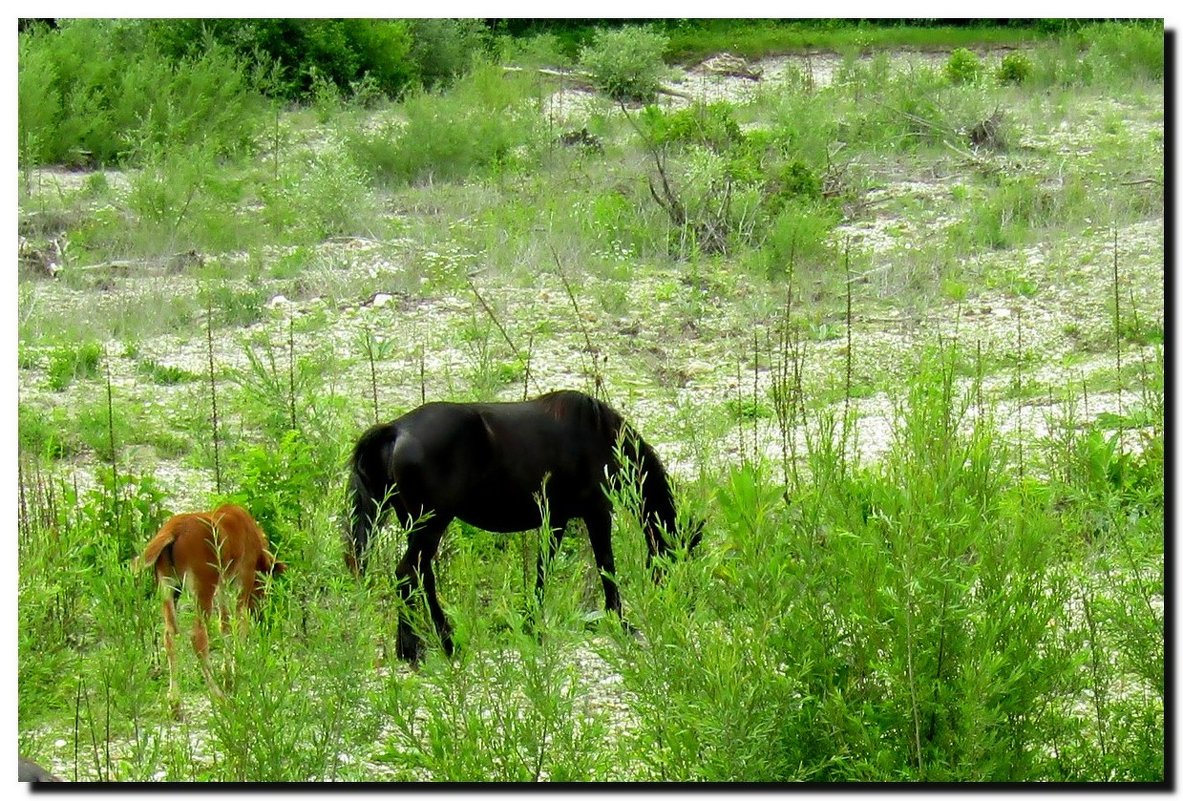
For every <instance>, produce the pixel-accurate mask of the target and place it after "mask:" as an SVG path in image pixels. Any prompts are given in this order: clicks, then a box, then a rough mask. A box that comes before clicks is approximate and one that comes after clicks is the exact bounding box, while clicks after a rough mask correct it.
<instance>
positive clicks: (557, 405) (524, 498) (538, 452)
mask: <svg viewBox="0 0 1183 801" xmlns="http://www.w3.org/2000/svg"><path fill="white" fill-rule="evenodd" d="M605 408H606V407H601V406H600V405H599V402H598V401H594V400H593V399H591V398H590V397H588V396H586V395H583V394H582V393H577V392H570V391H567V392H560V393H551V394H549V395H544V396H542V397H540V398H536V399H534V400H530V401H521V402H513V403H448V402H436V403H429V404H425V405H423V406H420V407H418V408H416V409H414V410H412V411H410V412H408V413H407V414H405V415H403V416H402V417H400V418H398V419H397V420H395V421H394V423H393V424H392V427H393V433H394V436H393V438H390V439H388V440H387V441H386V443H385V447H387V448H389V450H388V451H385V452H384V458H383V460H382V461H383V463H384V464H386V465H387V467H388V469H389V472H390V476H389V477H390V479H391V481H392V482H393V483H394V484H395V485H396V486H397V487H398V496H399V501H398V503H400V504H402V505H403V506H404V512H403V516H406V515H410V516H412V517H414V516H415V515H418V514H420V513H421V512H422V511H423V510H430V511H433V512H435V513H437V514H440V515H444V516H448V517H453V516H454V517H459V518H461V519H463V520H466V521H468V522H469V523H472V524H473V525H476V526H479V527H481V528H485V529H487V530H492V531H520V530H523V529H525V528H532V527H534V526H537V525H538V523H539V518H540V512H539V500H538V494H539V493H540V492H542V491H544V490H545V493H546V495H547V501H548V503H549V504H550V509H551V511H552V512H555V513H558V514H560V515H561V516H567V515H570V516H576V517H578V516H582V514H583V513H584V512H585V511H586V510H587V508H588V507H589V505H592V504H600V503H602V500H603V498H602V495H603V494H602V491H601V489H600V485H601V483H602V481H603V477H604V467H605V465H607V464H608V462H609V461H610V460H611V458H612V444H613V442H614V432H612V431H610V430H608V426H607V425H606V424H607V423H609V422H610V420H608V419H607V415H606V414H604V412H603V409H605Z"/></svg>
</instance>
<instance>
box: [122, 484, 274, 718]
mask: <svg viewBox="0 0 1183 801" xmlns="http://www.w3.org/2000/svg"><path fill="white" fill-rule="evenodd" d="M135 565H136V566H137V567H146V566H148V565H153V566H154V567H155V570H156V582H157V584H158V585H160V586H163V587H167V592H166V593H165V596H164V647H165V651H166V652H167V654H168V694H169V698H170V699H171V700H172V702H173V704H174V707H176V706H178V705H179V695H178V691H177V684H176V653H175V651H174V648H173V641H174V638H175V637H176V634H177V609H176V601H177V599H178V598H179V597H180V595H181V584H182V582H185V581H187V582H188V583H189V585H190V586H191V587H192V588H193V591H194V593H195V594H196V595H197V608H198V611H197V617H196V621H195V622H194V624H193V649H194V650H195V651H197V655H198V656H199V657H200V658H201V670H202V672H203V673H204V674H205V680H206V683H208V684H209V688H210V691H211V692H213V694H214V695H216V696H218V697H219V698H220V697H222V691H221V689H220V688H219V687H218V685H217V683H216V682H215V681H214V677H213V673H212V671H211V670H210V666H209V632H208V630H207V628H206V624H207V622H208V621H209V617H210V615H211V614H212V613H213V608H214V593H215V591H216V590H217V589H218V587H219V585H221V584H222V583H224V582H225V581H226V580H227V579H236V580H237V581H238V586H239V593H238V612H239V614H240V616H241V615H242V613H244V612H246V611H247V610H250V611H252V612H254V611H257V608H258V604H259V601H260V600H261V599H262V597H263V592H264V589H265V586H266V585H265V582H264V577H265V576H267V575H279V574H280V573H282V572H283V571H284V569H285V565H284V564H283V563H282V562H279V561H276V559H275V557H273V556H272V555H271V553H270V552H269V550H268V544H267V535H265V534H264V533H263V529H261V528H260V527H259V524H258V523H256V522H255V519H254V518H253V517H251V514H250V512H248V511H247V510H246V509H243V508H242V507H241V506H237V505H235V504H225V505H223V506H219V507H218V508H217V509H215V510H214V511H212V512H196V513H190V514H180V515H175V516H173V517H171V518H169V519H168V521H167V522H166V523H165V524H164V525H163V526H162V527H161V528H160V531H159V532H157V534H156V536H155V537H153V538H152V539H151V541H149V543H148V545H147V546H146V547H145V548H144V552H143V553H142V554H140V556H139V557H138V558H137V560H136V563H135ZM260 574H262V575H260ZM226 622H227V615H226V612H225V610H224V609H223V612H222V629H223V631H224V630H225V628H226Z"/></svg>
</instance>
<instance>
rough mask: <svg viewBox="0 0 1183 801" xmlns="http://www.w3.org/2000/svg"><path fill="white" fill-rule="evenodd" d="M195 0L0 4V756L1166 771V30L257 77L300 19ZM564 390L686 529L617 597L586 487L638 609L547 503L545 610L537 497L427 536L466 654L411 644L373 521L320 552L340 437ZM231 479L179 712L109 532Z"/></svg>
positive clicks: (683, 777)
mask: <svg viewBox="0 0 1183 801" xmlns="http://www.w3.org/2000/svg"><path fill="white" fill-rule="evenodd" d="M181 22H183V21H180V22H178V23H176V27H170V26H169V25H168V24H167V23H166V22H160V21H156V22H154V23H151V24H148V23H143V24H141V23H140V22H139V21H122V22H118V23H115V22H111V21H102V20H90V21H75V22H65V23H63V24H62V25H61V26H60V27H58V28H56V29H53V30H50V29H47V28H41V27H34V28H31V29H29V30H28V31H25V32H22V33H21V34H20V38H19V45H18V48H19V73H18V83H19V86H18V98H19V110H18V111H19V115H18V116H19V133H18V151H19V152H18V159H19V165H20V171H19V179H18V212H19V221H18V226H19V237H20V241H19V247H20V252H19V254H18V271H19V273H18V297H17V300H16V308H17V349H18V353H17V369H18V378H17V382H18V389H19V410H18V411H19V417H18V426H17V428H18V430H17V441H18V449H19V453H18V463H19V472H18V476H17V478H18V483H19V487H18V492H17V502H18V509H17V511H18V519H17V529H16V530H17V536H18V546H17V547H18V555H19V568H18V569H19V588H18V601H17V608H18V628H17V633H18V643H17V647H18V663H19V667H18V670H19V674H18V694H17V698H18V710H17V714H18V721H17V724H18V730H19V734H18V737H19V745H20V750H21V753H22V754H23V755H25V756H28V757H31V758H33V759H35V760H37V761H38V762H40V763H41V764H43V765H45V766H47V767H50V768H51V769H52V770H54V771H55V772H56V773H58V774H59V775H61V776H62V777H64V778H66V779H68V780H79V781H98V780H118V781H160V780H170V781H240V780H245V781H405V780H432V781H759V782H795V781H807V782H848V781H857V782H880V781H892V782H896V781H900V782H911V781H916V782H1035V781H1043V782H1061V781H1089V782H1162V781H1163V780H1164V772H1165V754H1164V750H1165V742H1164V730H1165V721H1164V718H1165V683H1166V681H1165V679H1166V673H1165V670H1166V668H1165V661H1164V660H1165V648H1164V619H1165V614H1166V610H1165V608H1164V578H1165V560H1164V522H1165V520H1164V448H1165V431H1164V420H1165V390H1164V363H1165V354H1164V347H1165V342H1164V319H1165V317H1164V308H1165V307H1164V292H1163V282H1164V275H1165V269H1166V266H1165V250H1164V242H1165V232H1164V192H1165V189H1164V141H1163V140H1164V57H1163V31H1162V27H1161V26H1154V25H1149V24H1145V23H1143V24H1125V23H1117V22H1110V23H1103V24H1095V25H1094V24H1089V25H1076V26H1067V25H1053V24H1050V23H1049V24H1047V25H1044V26H1042V27H1039V26H1034V27H1029V28H1015V29H1011V28H993V27H983V28H976V27H972V28H963V29H939V28H932V29H927V28H922V27H903V28H899V27H897V28H878V27H874V26H869V25H865V24H864V25H857V26H855V25H851V26H843V25H837V24H835V25H834V26H832V27H830V28H823V27H820V26H819V27H817V28H813V29H805V28H796V27H793V26H781V25H777V24H773V23H771V22H768V21H753V22H752V23H751V24H749V25H742V24H738V23H735V24H722V23H714V24H707V23H703V24H701V25H697V26H696V25H693V24H685V25H680V26H679V25H673V24H669V25H652V26H648V27H632V26H623V27H622V26H615V27H604V28H599V27H594V26H593V27H590V28H588V29H582V28H581V29H579V30H578V31H574V32H573V30H574V29H573V30H565V29H557V30H528V31H514V30H509V31H506V30H499V29H497V28H496V27H494V28H490V29H486V28H484V27H482V26H481V25H479V24H477V23H471V24H470V23H468V22H463V23H462V22H457V21H449V20H436V21H432V20H428V21H417V22H415V23H408V22H405V21H390V22H387V23H381V24H374V25H373V26H370V25H367V24H365V23H366V21H354V22H351V23H341V22H340V21H338V22H337V23H332V22H331V21H327V22H322V23H315V22H313V23H308V27H307V29H306V30H305V31H304V33H305V35H306V36H307V38H306V39H305V40H303V41H304V44H303V47H304V48H305V52H306V53H308V54H310V55H309V58H312V57H313V56H315V55H317V54H319V56H318V57H321V58H323V60H322V61H317V62H316V64H315V66H311V67H309V68H305V69H297V68H295V67H293V66H292V65H291V64H285V62H284V61H283V58H281V57H279V56H276V57H275V58H274V59H272V60H269V59H268V58H267V57H265V56H264V55H262V54H261V53H262V52H263V50H265V46H268V43H271V44H274V42H276V41H282V40H283V36H288V37H290V36H292V35H294V34H293V33H292V32H291V31H290V30H289V31H287V33H283V31H282V30H280V31H279V33H277V32H276V31H273V30H271V29H269V28H266V27H265V26H263V25H259V26H258V27H257V29H253V28H251V27H250V26H249V25H244V27H241V28H233V29H227V30H224V31H219V30H209V29H207V30H204V31H199V30H188V29H186V28H183V26H182V25H181ZM233 24H234V23H233V21H231V22H226V23H225V25H227V26H232V25H233ZM335 25H336V26H337V27H334V26H335ZM277 30H278V29H277ZM251 36H254V37H255V38H253V39H252V38H250V37H251ZM244 42H247V43H249V44H250V46H251V47H252V48H255V49H254V50H252V51H251V52H253V53H254V55H253V56H248V55H246V54H244V52H243V50H244V47H245V45H243V43H244ZM342 42H344V43H346V44H348V45H349V47H345V46H344V45H343V44H341V43H342ZM198 43H200V46H198ZM236 43H237V44H236ZM350 48H352V49H350ZM274 52H277V51H274ZM342 53H344V54H348V55H349V57H350V58H352V59H353V61H351V62H348V63H346V62H347V61H348V59H346V58H345V56H340V57H339V58H337V59H336V60H330V58H329V57H330V55H332V54H337V55H340V54H342ZM723 53H728V54H730V56H726V57H724V56H722V55H721V54H723ZM81 54H88V56H89V58H85V57H84V56H83V55H81ZM704 59H705V61H704ZM363 67H364V70H363ZM351 70H352V72H351ZM560 388H573V389H581V390H584V391H586V392H589V393H592V394H596V395H597V396H599V397H601V398H602V399H604V400H606V401H607V402H609V403H610V404H611V405H612V406H613V407H614V408H616V409H618V410H619V411H620V412H621V413H622V414H623V415H624V417H625V418H626V419H627V420H629V421H630V422H632V423H633V424H634V425H635V426H636V427H637V429H638V430H639V431H640V432H641V433H642V434H643V436H644V437H645V438H646V440H647V441H648V442H649V443H650V444H651V445H652V446H653V447H654V449H655V450H656V451H657V452H658V453H659V454H660V455H661V457H662V459H663V461H664V462H665V465H666V467H667V468H668V470H669V472H670V473H671V475H672V476H673V480H674V483H675V488H676V494H677V497H678V500H679V504H680V505H679V512H680V513H681V514H683V515H686V516H688V517H689V516H693V517H696V518H702V519H704V520H705V521H706V527H705V533H704V537H703V543H702V546H701V548H700V549H699V551H698V552H696V553H695V555H694V556H693V558H690V559H683V560H678V561H675V562H673V563H671V564H670V565H669V570H668V573H667V575H666V579H665V581H664V582H663V583H662V584H660V585H655V584H654V583H653V582H651V581H650V580H649V578H648V576H647V575H646V572H645V569H644V567H643V564H644V550H645V549H644V542H643V536H644V535H643V534H642V531H641V528H640V526H639V524H638V522H637V519H636V515H635V513H634V512H633V511H631V510H635V509H636V499H635V497H631V496H630V493H629V492H628V491H627V489H625V490H621V491H620V495H621V497H617V498H616V499H615V500H616V501H617V504H616V509H617V513H616V515H615V518H614V523H613V527H614V529H613V530H614V534H613V545H614V548H615V554H616V565H617V570H618V573H617V580H618V582H619V585H620V588H621V594H622V597H623V601H624V606H625V610H626V615H627V616H628V620H629V622H630V623H631V624H633V625H634V626H635V627H636V629H637V630H638V631H639V633H638V634H635V635H634V634H632V633H630V632H628V631H626V630H624V629H623V628H622V627H621V625H620V624H619V622H618V621H616V620H615V619H613V618H611V617H604V616H603V615H601V614H600V610H602V605H603V595H602V591H601V588H600V577H599V576H598V575H597V574H596V571H595V569H594V561H593V559H592V555H591V551H590V546H589V545H588V543H587V540H586V537H585V536H583V535H582V532H581V531H580V530H579V528H578V524H575V526H574V528H575V530H573V531H571V532H570V535H569V536H568V537H567V538H566V539H565V541H564V543H563V547H562V549H561V551H560V553H559V555H558V557H557V558H556V561H555V563H554V564H553V565H552V568H551V573H550V577H549V580H548V584H547V592H546V601H545V606H544V609H543V611H542V616H541V623H540V624H539V627H538V628H539V632H538V634H537V636H536V635H535V633H533V632H531V631H530V628H529V626H528V625H527V623H526V609H527V604H528V599H529V598H530V596H531V593H532V588H533V581H534V564H535V562H534V560H535V558H536V554H537V551H538V547H539V533H538V532H537V531H528V532H523V533H521V534H514V535H495V534H490V533H488V532H484V531H481V530H478V529H475V528H472V527H470V526H467V525H464V524H460V523H455V524H453V526H452V529H451V530H450V531H449V533H448V535H447V536H446V537H445V539H444V542H443V545H442V547H441V551H440V554H439V556H438V561H437V575H438V576H439V585H440V586H439V591H440V595H441V599H442V602H443V604H444V606H445V608H446V610H447V612H448V614H449V616H450V617H451V619H452V622H453V624H454V626H455V629H456V631H455V638H456V642H457V645H458V650H457V653H456V655H455V656H454V657H453V658H451V659H448V658H446V657H445V656H444V655H443V654H442V652H441V651H440V650H439V649H438V648H433V649H431V650H430V651H429V654H428V656H427V658H426V659H425V660H424V662H423V663H422V664H421V665H420V666H418V667H417V668H414V669H412V668H410V667H408V666H407V665H405V664H403V663H400V662H399V661H398V660H397V659H396V658H395V654H394V642H395V639H394V638H395V630H396V624H397V614H398V609H399V603H400V601H399V600H398V596H397V592H396V590H395V586H394V568H395V565H396V564H397V562H398V560H399V558H400V557H401V555H402V547H403V545H404V543H405V535H404V534H403V532H401V531H400V530H399V529H398V528H397V526H393V525H391V526H388V527H387V528H386V529H384V530H383V532H382V534H381V536H380V537H379V538H378V539H377V541H376V544H375V548H376V553H375V557H374V559H373V569H372V570H371V571H370V573H369V574H368V575H367V577H366V578H365V580H358V579H357V578H355V577H354V576H353V575H352V574H351V573H350V572H349V571H348V569H347V568H346V565H345V561H344V558H343V554H344V551H343V541H342V534H343V530H344V526H345V524H346V515H347V499H346V496H345V479H346V467H345V463H346V458H347V455H348V453H349V451H350V449H351V447H352V445H353V443H354V442H355V441H356V438H357V437H358V435H359V434H360V433H361V432H362V431H363V430H364V429H365V428H366V427H367V426H368V425H370V424H371V423H373V422H374V421H376V420H388V419H392V418H394V417H396V416H398V415H400V414H402V413H404V412H406V411H408V410H410V409H411V408H413V407H415V406H416V405H418V404H420V403H422V402H424V401H427V400H517V399H521V398H524V397H530V396H533V395H536V394H540V393H542V392H546V391H549V390H552V389H560ZM223 501H235V502H238V503H241V504H243V505H244V506H246V507H247V508H249V509H250V510H251V512H252V513H253V514H254V516H255V517H256V518H257V519H258V520H259V522H260V523H261V524H262V526H263V528H264V529H265V530H266V531H267V533H268V536H269V537H270V540H271V543H272V545H273V547H274V549H275V550H276V552H277V555H278V556H279V558H281V559H282V560H284V561H285V562H286V563H287V564H288V571H287V573H286V574H285V575H283V576H282V577H280V578H279V579H277V580H275V581H274V582H273V583H272V586H271V587H270V588H269V589H270V591H269V594H268V597H267V601H266V604H265V608H264V612H263V615H262V619H261V620H260V621H259V622H258V624H256V625H254V626H253V627H252V628H251V629H250V630H249V632H247V633H246V634H245V635H242V636H233V635H231V634H226V635H224V636H219V635H217V634H215V635H214V636H213V664H214V667H215V672H216V675H217V677H218V679H219V681H220V682H221V684H222V685H223V686H224V687H225V688H226V698H225V699H218V698H214V697H211V695H210V693H209V691H208V689H207V688H206V685H205V683H204V681H203V679H202V675H201V672H200V670H199V668H198V663H197V658H196V656H195V655H194V653H193V650H192V648H190V647H189V642H188V638H189V635H188V632H189V629H190V627H191V625H192V622H193V608H194V606H193V603H192V599H191V598H190V597H189V596H186V597H185V598H184V599H183V600H182V602H181V606H180V610H181V620H180V626H181V630H182V631H181V636H180V637H178V642H177V649H178V651H177V652H178V656H179V664H180V671H179V679H180V682H181V690H182V707H183V716H182V717H181V718H180V719H176V718H174V717H173V715H172V714H171V710H170V708H169V706H168V704H167V702H166V699H165V693H166V689H167V686H168V666H167V663H166V661H165V658H164V649H163V625H162V620H161V612H160V602H159V598H158V595H157V591H156V589H155V587H154V586H153V585H152V582H151V579H150V577H149V575H148V574H147V573H145V572H133V571H132V570H131V566H130V563H131V560H132V558H133V556H135V555H136V554H137V553H138V552H139V550H140V549H141V548H142V547H143V545H144V544H145V543H146V542H147V540H148V538H149V537H150V536H151V535H152V534H153V533H155V531H156V530H157V528H158V527H159V526H160V524H161V523H162V522H163V521H164V519H166V518H167V517H168V515H170V514H172V513H176V512H182V511H195V510H199V509H209V508H213V507H214V506H215V505H217V504H218V503H220V502H223ZM412 614H413V615H414V616H415V619H416V620H417V621H418V624H419V625H421V626H423V628H424V631H425V633H428V634H429V631H428V630H429V629H430V621H429V619H427V618H425V616H424V615H423V614H422V613H421V612H419V611H418V610H417V609H414V610H412ZM429 639H430V636H429Z"/></svg>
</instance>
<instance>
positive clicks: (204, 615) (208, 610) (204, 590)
mask: <svg viewBox="0 0 1183 801" xmlns="http://www.w3.org/2000/svg"><path fill="white" fill-rule="evenodd" d="M194 584H195V586H194V589H195V590H196V591H197V615H196V618H195V619H194V621H193V650H194V651H196V652H197V656H198V657H199V659H200V662H201V672H202V674H204V675H205V682H206V684H208V685H209V689H210V692H211V693H213V694H214V695H216V696H217V697H218V698H225V697H226V696H225V695H223V693H222V690H221V688H220V687H218V683H217V682H216V681H214V673H213V670H212V669H211V668H210V664H209V630H208V623H209V619H210V617H211V616H212V613H213V609H214V590H215V589H216V588H217V587H216V585H215V584H214V583H213V582H210V583H201V582H194Z"/></svg>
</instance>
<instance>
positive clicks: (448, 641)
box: [395, 518, 452, 662]
mask: <svg viewBox="0 0 1183 801" xmlns="http://www.w3.org/2000/svg"><path fill="white" fill-rule="evenodd" d="M449 522H450V521H449V520H448V519H441V518H435V519H433V520H430V521H428V522H426V523H424V524H423V525H422V526H420V527H417V528H414V529H412V530H411V531H410V532H409V534H408V535H407V552H406V553H405V554H403V558H402V561H400V562H399V563H398V568H397V569H396V570H395V578H396V579H397V580H398V594H399V597H400V598H402V601H403V606H404V608H403V609H400V610H399V617H398V642H397V648H398V656H399V659H405V660H408V661H411V662H418V661H419V659H420V657H421V656H422V649H423V643H422V642H421V640H420V639H419V635H417V634H416V633H415V629H414V627H413V626H412V625H411V621H410V619H409V617H408V613H409V611H410V608H411V598H412V594H413V592H414V590H415V587H416V585H418V584H419V580H420V574H422V579H423V591H424V595H426V596H427V608H428V610H429V611H430V612H431V619H432V622H433V623H434V624H435V628H436V631H437V632H438V633H439V636H440V641H441V642H442V644H443V646H444V651H445V652H447V653H448V655H451V653H452V627H451V625H450V624H449V623H448V619H447V618H446V617H445V616H444V610H443V609H441V608H440V605H439V599H438V598H437V597H436V592H435V572H434V571H433V570H432V568H431V560H432V558H434V557H435V553H436V551H437V550H438V549H439V544H440V538H441V537H443V534H444V530H445V529H446V528H447V527H448V523H449Z"/></svg>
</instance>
